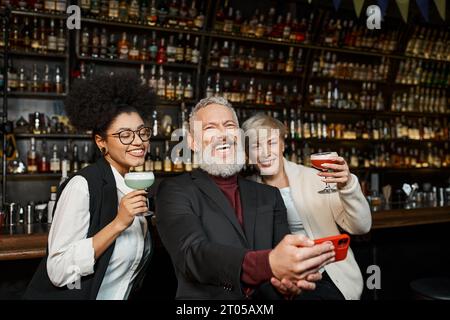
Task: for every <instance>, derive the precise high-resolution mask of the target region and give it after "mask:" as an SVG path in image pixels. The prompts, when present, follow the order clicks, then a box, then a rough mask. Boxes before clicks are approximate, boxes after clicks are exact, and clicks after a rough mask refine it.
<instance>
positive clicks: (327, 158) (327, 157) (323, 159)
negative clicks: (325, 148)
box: [311, 152, 338, 194]
mask: <svg viewBox="0 0 450 320" xmlns="http://www.w3.org/2000/svg"><path fill="white" fill-rule="evenodd" d="M337 156H338V154H337V152H320V153H313V154H312V155H311V165H312V166H313V167H314V168H316V169H317V170H321V171H328V172H333V170H332V169H329V168H325V167H322V165H323V164H324V163H333V164H337V161H336V160H335V158H336V157H337ZM318 192H319V193H320V194H326V193H333V192H337V189H336V188H332V187H330V185H329V184H328V183H326V186H325V189H323V190H320V191H318Z"/></svg>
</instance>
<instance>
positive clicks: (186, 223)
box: [155, 97, 334, 299]
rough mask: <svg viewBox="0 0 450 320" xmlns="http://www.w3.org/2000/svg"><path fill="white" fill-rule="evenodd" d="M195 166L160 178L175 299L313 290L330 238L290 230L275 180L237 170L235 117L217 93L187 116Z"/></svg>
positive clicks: (241, 157)
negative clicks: (270, 181) (261, 179)
mask: <svg viewBox="0 0 450 320" xmlns="http://www.w3.org/2000/svg"><path fill="white" fill-rule="evenodd" d="M189 127H190V128H189V135H188V143H189V147H190V148H191V149H192V150H193V152H194V159H200V161H199V169H198V170H194V171H193V172H190V173H184V174H182V175H179V176H177V177H174V178H167V179H164V181H162V182H161V184H160V186H159V188H158V191H157V195H156V212H155V214H156V223H157V228H158V232H159V234H160V237H161V240H162V243H163V244H164V246H165V248H166V249H167V251H168V252H169V255H170V257H171V260H172V263H173V265H174V269H175V273H176V276H177V280H178V289H177V294H176V298H177V299H281V298H292V297H294V296H299V297H301V295H302V292H305V291H306V292H308V291H309V292H311V290H314V289H315V287H316V282H317V281H319V280H320V279H321V273H320V272H319V270H320V268H322V267H323V266H324V265H326V264H328V263H331V262H333V261H334V248H333V245H332V243H330V242H325V243H323V244H320V245H314V242H313V241H312V240H310V239H308V238H307V237H305V236H303V235H290V234H289V228H288V223H287V213H286V207H285V206H284V203H283V199H282V197H281V194H280V192H279V190H278V189H277V188H274V187H271V186H268V185H263V184H258V183H256V182H253V181H250V180H247V179H244V178H242V177H240V176H239V175H238V173H239V172H240V171H241V169H242V168H243V166H244V163H245V152H244V151H245V150H244V148H243V145H244V144H243V141H242V140H243V139H242V135H241V132H240V129H239V122H238V119H237V116H236V113H235V111H234V109H233V108H232V107H231V104H230V103H229V102H228V101H227V100H226V99H224V98H222V97H211V98H206V99H203V100H201V101H200V102H199V103H198V104H197V105H196V106H195V107H194V109H193V110H192V113H191V116H190V119H189Z"/></svg>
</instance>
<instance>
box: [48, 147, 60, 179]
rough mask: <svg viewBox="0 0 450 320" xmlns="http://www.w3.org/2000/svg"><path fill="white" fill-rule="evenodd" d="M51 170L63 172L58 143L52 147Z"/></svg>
mask: <svg viewBox="0 0 450 320" xmlns="http://www.w3.org/2000/svg"><path fill="white" fill-rule="evenodd" d="M50 171H51V172H53V173H59V172H61V159H60V158H59V156H58V146H57V145H56V144H54V145H53V147H52V158H51V159H50Z"/></svg>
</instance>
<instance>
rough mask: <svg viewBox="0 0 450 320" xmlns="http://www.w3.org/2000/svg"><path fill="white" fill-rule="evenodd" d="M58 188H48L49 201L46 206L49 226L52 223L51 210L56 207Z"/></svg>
mask: <svg viewBox="0 0 450 320" xmlns="http://www.w3.org/2000/svg"><path fill="white" fill-rule="evenodd" d="M57 192H58V188H57V187H56V186H51V187H50V201H49V202H48V204H47V223H48V224H50V223H52V221H53V209H54V208H55V205H56V197H57Z"/></svg>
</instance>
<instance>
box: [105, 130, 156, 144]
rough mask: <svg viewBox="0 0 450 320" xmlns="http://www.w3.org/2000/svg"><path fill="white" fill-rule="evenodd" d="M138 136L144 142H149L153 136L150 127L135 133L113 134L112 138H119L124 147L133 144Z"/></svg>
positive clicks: (122, 132)
mask: <svg viewBox="0 0 450 320" xmlns="http://www.w3.org/2000/svg"><path fill="white" fill-rule="evenodd" d="M136 134H137V135H138V136H139V138H140V139H141V141H142V142H147V141H149V140H150V137H151V136H152V130H151V129H150V128H149V127H142V128H140V129H137V130H135V131H133V130H129V129H128V130H122V131H120V132H117V133H113V134H111V135H112V136H115V137H119V140H120V142H121V143H122V144H124V145H129V144H132V143H133V141H134V138H135V137H136Z"/></svg>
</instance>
